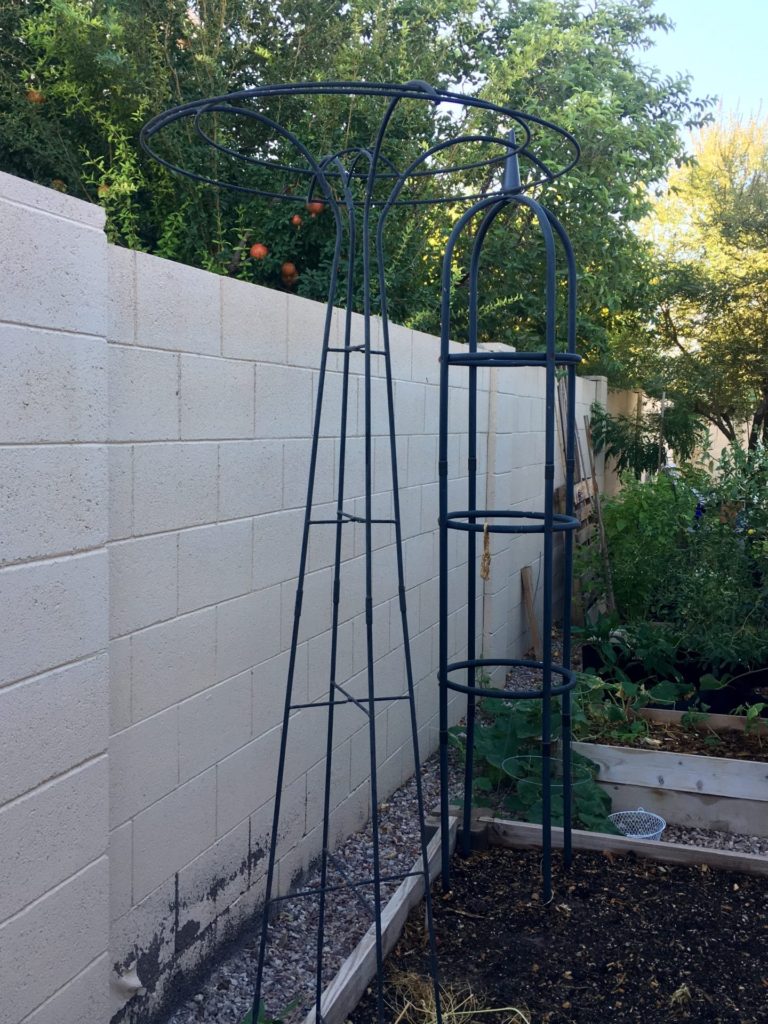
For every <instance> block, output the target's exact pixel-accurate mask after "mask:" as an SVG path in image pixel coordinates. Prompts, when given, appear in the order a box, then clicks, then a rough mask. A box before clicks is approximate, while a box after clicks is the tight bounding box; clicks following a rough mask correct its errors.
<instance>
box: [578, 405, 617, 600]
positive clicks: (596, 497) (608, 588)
mask: <svg viewBox="0 0 768 1024" xmlns="http://www.w3.org/2000/svg"><path fill="white" fill-rule="evenodd" d="M584 427H585V430H586V434H587V453H588V454H589V468H590V471H591V473H592V490H593V494H592V500H593V501H594V503H595V513H596V515H597V531H598V534H599V536H600V554H601V555H602V556H603V568H604V570H605V603H606V606H607V608H608V611H609V612H615V611H616V600H615V598H614V596H613V578H612V576H611V563H610V559H609V558H608V542H607V541H606V539H605V526H604V525H603V509H602V503H601V501H600V488H599V487H598V486H597V470H596V469H595V449H594V447H593V445H592V427H591V426H590V424H589V416H585V417H584Z"/></svg>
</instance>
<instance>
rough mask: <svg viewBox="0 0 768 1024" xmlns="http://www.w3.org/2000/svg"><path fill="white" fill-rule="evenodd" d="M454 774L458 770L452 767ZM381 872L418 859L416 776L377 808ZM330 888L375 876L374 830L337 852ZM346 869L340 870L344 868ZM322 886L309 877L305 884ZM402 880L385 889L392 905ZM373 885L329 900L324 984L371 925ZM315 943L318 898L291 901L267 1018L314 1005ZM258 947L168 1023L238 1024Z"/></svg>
mask: <svg viewBox="0 0 768 1024" xmlns="http://www.w3.org/2000/svg"><path fill="white" fill-rule="evenodd" d="M455 770H456V769H455ZM421 776H422V784H423V788H424V806H425V808H426V811H427V813H430V811H431V810H432V809H433V808H434V807H435V806H436V804H437V803H438V801H439V794H440V778H439V770H438V763H437V759H436V758H434V757H433V758H431V759H430V760H429V761H427V762H426V763H425V764H424V766H423V767H422V772H421ZM379 811H380V817H379V823H380V851H381V864H382V873H384V874H398V873H402V872H406V871H410V870H411V868H412V867H413V863H414V861H415V860H416V857H417V856H418V854H419V833H418V822H417V815H416V785H415V780H414V779H411V780H410V781H409V782H407V783H406V784H405V785H404V786H402V787H401V788H400V789H399V790H397V792H396V793H394V794H393V795H392V796H391V797H390V798H389V799H388V800H387V801H386V802H385V803H382V804H380V805H379ZM334 861H335V864H334V867H333V868H332V870H331V873H330V875H329V884H334V883H338V882H339V881H340V880H341V879H342V877H343V876H347V877H349V878H364V877H370V876H371V875H372V873H373V868H372V836H371V830H370V826H369V827H368V828H366V829H363V830H362V831H361V832H357V833H355V834H354V835H352V836H350V837H349V839H347V841H346V842H345V843H344V845H343V846H342V847H340V848H339V849H338V850H336V851H335V854H334ZM339 869H341V870H339ZM317 881H318V878H317V874H315V875H310V876H309V877H308V878H307V879H305V882H304V883H303V884H305V885H307V886H311V885H312V884H313V883H316V882H317ZM398 885H399V882H397V881H393V882H390V883H388V884H385V885H382V898H383V900H385V901H386V900H387V899H388V898H389V896H391V894H392V893H393V892H394V891H395V889H396V888H397V886H398ZM371 891H372V887H371V886H367V887H361V888H360V889H359V890H354V891H351V890H349V889H347V890H343V891H341V892H339V893H333V894H330V895H329V896H328V897H327V904H326V919H325V940H324V961H325V970H324V984H325V985H327V984H328V982H330V981H331V979H332V978H333V976H334V975H335V974H336V972H337V971H338V969H339V967H340V966H341V963H342V962H343V960H344V959H345V958H346V957H347V956H348V955H349V954H350V953H351V952H352V950H353V949H354V947H355V945H356V944H357V942H358V941H359V940H360V939H361V938H362V936H363V935H364V934H365V932H366V931H367V929H368V927H369V926H370V924H371V920H372V919H371V916H370V914H369V912H368V911H367V910H366V907H365V902H366V900H367V901H370V900H371ZM316 945H317V901H316V900H315V899H313V898H309V899H297V900H286V901H284V902H283V903H282V909H281V912H280V914H279V916H278V917H277V918H276V919H275V921H274V922H273V924H271V925H270V929H269V944H268V947H267V960H266V965H265V975H264V983H263V986H262V996H263V999H264V1002H265V1004H266V1008H267V1016H279V1017H280V1018H281V1019H282V1020H285V1021H287V1022H295V1021H299V1020H301V1019H302V1017H303V1016H304V1014H305V1012H306V1010H307V1009H309V1007H310V1006H311V1005H312V1003H313V1001H314V985H315V954H316ZM258 949H259V942H258V938H257V937H254V936H253V935H252V936H251V937H250V938H249V939H247V940H246V941H245V943H244V944H243V946H242V947H241V948H240V949H238V950H237V951H236V952H235V953H234V954H233V955H231V956H229V957H228V958H227V959H226V960H224V961H222V962H221V963H220V964H219V965H218V966H217V967H216V968H215V969H214V970H213V971H212V973H211V974H210V975H209V976H208V978H207V979H206V981H205V984H204V985H202V986H200V988H199V990H198V992H197V993H196V994H195V995H194V996H193V997H192V998H191V999H188V1000H187V1001H186V1002H185V1003H184V1004H183V1005H182V1006H181V1007H179V1008H178V1009H177V1010H176V1011H175V1012H174V1013H173V1014H172V1015H171V1016H170V1017H169V1018H168V1019H167V1024H200V1022H210V1024H213V1022H214V1021H215V1022H216V1024H240V1021H242V1019H243V1017H244V1016H245V1014H246V1013H247V1012H248V1011H249V1010H250V1008H251V1000H252V999H253V985H254V980H255V974H256V962H257V957H258Z"/></svg>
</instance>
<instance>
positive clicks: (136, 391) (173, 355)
mask: <svg viewBox="0 0 768 1024" xmlns="http://www.w3.org/2000/svg"><path fill="white" fill-rule="evenodd" d="M0 201H2V203H3V213H4V218H3V222H2V224H1V225H0V229H2V230H4V231H6V232H7V238H6V254H7V259H6V262H5V265H4V273H5V274H6V277H7V280H6V285H7V286H6V287H5V288H4V289H3V290H2V298H0V303H2V305H0V331H2V333H3V337H2V345H0V361H2V364H3V367H2V368H3V370H4V372H3V374H2V375H1V376H0V388H2V389H3V398H4V399H5V401H4V402H2V403H0V408H1V409H2V413H0V415H2V416H3V428H4V429H3V435H2V438H1V439H0V460H2V463H3V468H4V470H5V472H4V473H3V474H2V475H1V476H0V481H2V482H1V483H0V493H2V502H1V503H0V506H1V507H2V509H3V512H4V513H5V514H4V525H5V526H6V529H5V530H4V532H3V541H2V544H3V547H2V548H0V557H1V558H2V568H0V591H1V592H2V594H3V598H2V600H3V611H4V617H5V621H6V623H8V624H9V627H10V628H8V629H7V631H6V644H5V649H4V652H3V656H2V658H1V659H0V733H1V735H0V740H2V742H1V743H0V762H2V763H3V765H4V766H5V767H6V769H7V770H6V771H5V772H0V780H9V781H0V800H2V801H5V803H3V804H2V807H0V826H2V825H3V824H5V826H6V827H5V828H4V829H3V828H2V827H0V836H2V837H3V838H2V839H0V844H5V845H4V846H3V849H2V850H0V853H2V856H0V865H1V866H0V877H2V880H3V882H4V883H5V884H4V885H3V886H0V892H2V893H3V894H4V897H3V899H0V991H3V992H4V993H5V992H12V993H14V995H13V1001H8V1002H7V1003H6V1001H3V1009H2V1011H0V1012H2V1013H5V1017H2V1016H0V1022H1V1024H22V1022H24V1024H28V1022H30V1024H42V1022H43V1021H46V1022H47V1021H48V1020H51V1021H52V1020H54V1019H55V1020H56V1021H57V1024H62V1022H63V1024H70V1021H71V1024H75V1022H77V1024H90V1022H91V1021H92V1022H94V1024H97V1022H98V1024H100V1022H102V1021H103V1022H106V1021H107V1020H108V1019H109V1018H110V1016H112V1018H113V1020H114V1021H115V1022H118V1021H124V1022H127V1024H146V1022H148V1021H150V1020H151V1019H152V1018H153V1016H155V1017H156V1016H157V1013H158V1012H159V1011H160V1009H161V1007H162V1006H163V1004H164V1003H167V1002H168V1001H169V1000H170V999H172V997H173V992H174V989H175V987H176V985H177V982H180V981H181V982H182V983H183V981H184V979H185V978H188V977H190V976H191V975H192V974H193V973H194V972H195V970H196V969H198V968H199V967H200V966H201V965H202V964H204V962H205V960H206V958H207V957H208V956H209V955H210V953H211V951H212V950H213V949H215V948H216V946H217V945H218V944H220V943H222V942H224V941H226V940H227V939H228V938H229V937H231V936H232V935H234V934H235V933H236V932H237V930H238V929H239V928H240V927H241V925H242V924H243V923H244V922H246V921H248V920H251V919H252V918H253V915H254V914H255V912H257V910H258V907H259V904H260V902H261V900H262V898H263V885H264V871H265V864H266V858H265V855H264V854H265V849H266V845H267V842H268V837H269V833H270V828H271V815H272V807H273V804H272V800H273V795H274V781H275V768H276V759H277V750H278V744H279V732H280V730H279V723H280V721H281V717H282V707H283V702H284V694H285V684H286V675H287V667H288V651H289V648H290V636H291V628H292V622H293V609H294V602H295V590H296V574H297V569H298V563H299V548H300V542H301V525H302V520H303V508H304V503H305V500H306V481H307V470H308V466H309V438H310V436H311V432H312V422H313V415H314V410H315V403H316V401H317V392H318V382H319V374H318V362H319V352H320V340H321V337H322V331H323V323H324V315H325V313H324V309H323V307H321V306H319V305H318V304H316V303H312V302H309V301H307V300H305V299H301V298H298V297H295V296H289V295H287V294H285V293H282V292H275V291H270V290H266V289H263V288H258V287H255V286H252V285H249V284H245V283H243V282H239V281H234V280H230V279H223V278H220V277H217V276H214V275H211V274H208V273H205V272H203V271H200V270H196V269H193V268H189V267H184V266H181V265H178V264H174V263H170V262H168V261H164V260H160V259H158V258H156V257H152V256H148V255H146V254H142V253H134V252H130V251H128V250H124V249H120V248H115V247H113V246H108V245H107V244H106V242H105V240H104V236H103V232H102V221H101V214H100V212H99V211H98V210H96V209H95V208H94V207H91V206H89V205H87V204H83V203H79V202H77V201H75V200H72V199H70V198H68V197H66V196H59V195H58V194H57V193H53V192H50V191H49V190H47V189H42V188H39V187H37V186H34V185H30V184H28V183H26V182H21V181H17V180H16V179H13V178H10V177H8V176H3V177H2V178H1V179H0ZM6 209H7V214H8V215H7V218H6V217H5V212H6ZM51 236H53V237H54V238H55V239H56V245H55V246H53V247H51V246H50V245H49V240H50V238H51ZM41 281H44V282H45V287H41V286H40V282H41ZM332 326H333V332H334V336H335V337H337V338H338V337H339V336H340V332H341V331H342V330H343V313H341V312H340V311H335V313H334V315H333V324H332ZM352 329H353V333H354V335H355V339H356V340H358V339H359V337H361V332H362V318H360V317H358V316H354V317H353V318H352ZM374 330H375V331H378V330H379V327H378V326H377V325H376V323H374ZM391 347H392V369H393V377H394V397H395V405H396V424H397V431H398V439H397V452H398V463H399V474H400V503H401V518H402V528H403V537H404V558H405V571H406V588H407V604H408V614H409V632H410V637H411V647H412V656H413V666H414V676H415V680H416V693H417V710H418V721H419V728H420V734H419V739H420V746H421V751H422V753H423V754H427V753H429V752H431V751H432V750H433V749H434V748H435V746H436V742H437V729H436V716H437V686H436V682H435V672H436V660H437V579H436V573H437V524H436V519H437V486H438V485H437V426H438V362H437V355H438V342H437V340H436V339H435V338H433V337H431V336H429V335H424V334H420V333H419V332H415V331H411V330H409V329H406V328H403V327H398V326H393V327H392V329H391ZM356 358H359V360H360V361H359V363H358V364H354V360H355V359H356ZM352 359H353V370H354V372H353V375H352V377H351V383H350V395H349V403H348V404H349V410H350V412H349V431H350V439H349V442H348V447H347V453H346V467H347V469H346V487H345V494H346V502H345V507H346V508H347V509H348V510H349V511H351V512H355V513H358V514H359V513H361V511H362V495H363V491H364V487H363V481H364V477H363V473H364V464H363V443H362V438H361V437H360V432H361V425H362V411H363V408H364V396H363V387H362V383H363V381H362V376H361V373H362V369H363V366H362V357H361V356H354V355H353V357H352ZM374 364H375V365H374V370H375V376H374V379H373V381H372V397H373V425H374V435H375V436H374V442H373V455H374V467H373V471H374V491H375V495H374V511H375V514H376V515H377V517H378V518H385V519H386V518H389V517H391V515H392V510H393V498H392V475H391V465H390V456H389V440H388V437H387V416H386V401H385V398H386V390H385V380H384V377H383V366H382V365H381V359H380V358H374ZM340 370H341V357H340V356H336V355H332V356H331V357H330V362H329V372H328V374H327V377H326V384H325V397H324V402H323V407H322V417H321V437H320V442H319V448H318V463H317V465H318V469H317V478H316V487H315V493H314V502H315V504H314V516H315V517H316V518H325V517H329V514H332V511H333V509H334V508H335V495H336V483H337V480H338V472H339V463H340V451H339V442H338V439H337V434H338V423H339V415H340V400H341V387H342V376H341V373H340ZM462 374H463V375H462ZM479 379H480V395H479V416H478V420H479V425H480V437H479V455H480V478H479V481H478V489H479V494H480V495H482V496H484V498H481V501H483V500H484V501H485V504H486V507H493V506H494V504H495V503H497V502H501V503H502V504H504V503H511V504H513V505H515V504H517V503H519V502H523V503H524V504H526V506H529V507H533V508H540V507H541V501H542V499H541V494H540V491H541V485H542V478H541V473H540V470H539V465H540V459H541V443H542V442H541V429H542V427H541V419H542V416H543V411H542V410H543V399H542V397H541V388H542V383H543V382H542V380H541V379H539V378H538V377H537V376H536V374H535V372H534V371H522V372H518V373H513V372H512V371H510V372H509V373H508V374H506V375H504V377H503V379H502V375H501V373H500V372H499V371H495V376H494V374H493V373H489V372H485V371H484V372H482V373H480V374H479ZM452 381H453V387H452V391H451V419H450V425H451V438H450V460H449V487H450V490H451V505H452V507H455V508H457V507H462V506H463V505H465V503H466V499H465V497H464V495H465V494H466V469H465V468H464V467H466V456H467V450H466V436H465V413H464V410H465V408H466V395H467V391H466V384H467V381H466V371H461V370H457V371H456V373H455V374H454V375H453V376H452ZM596 386H597V385H594V384H590V383H589V382H584V383H582V384H581V385H580V402H581V403H582V405H583V406H584V407H585V408H586V407H588V405H589V404H590V402H591V401H592V399H593V397H594V391H595V387H596ZM323 530H328V531H329V533H328V534H325V535H324V534H323V533H322V531H323ZM331 530H332V527H323V526H317V527H314V528H313V531H312V540H311V544H310V550H309V561H308V573H307V577H306V581H305V594H304V614H303V616H302V622H301V629H300V633H299V647H298V651H297V657H296V665H295V675H294V694H295V699H296V700H297V701H303V700H306V701H313V700H318V699H323V696H324V694H325V692H326V690H327V685H328V659H329V627H330V608H331V593H332V562H333V554H332V544H331V543H330V542H329V539H330V536H331V534H330V531H331ZM464 541H465V538H463V537H462V535H461V534H459V533H452V535H451V558H452V563H451V564H452V570H451V588H450V594H451V597H450V601H451V605H450V610H451V620H450V638H451V643H450V646H451V656H452V657H454V658H458V657H461V656H462V655H463V654H464V645H465V642H466V612H467V610H466V606H465V601H466V596H465V594H466V590H465V579H466V571H467V567H466V555H465V550H466V549H465V544H464ZM374 543H375V553H374V565H373V571H374V602H375V607H374V610H373V617H374V635H375V659H376V660H375V674H376V685H377V688H378V690H379V692H380V693H384V692H386V693H397V692H402V691H403V688H404V658H403V647H402V631H401V623H400V613H399V603H398V598H397V578H396V573H395V547H394V535H393V530H392V527H391V526H388V525H379V526H375V527H374ZM363 552H364V546H363V534H362V532H361V527H360V526H359V525H350V526H349V527H347V528H345V534H344V546H343V568H342V580H341V585H342V600H341V606H340V622H341V626H340V634H339V636H340V644H339V672H338V674H337V678H340V679H341V678H344V679H346V680H347V683H346V685H347V686H348V687H349V688H350V689H351V690H352V692H355V693H360V694H362V692H363V690H364V687H365V685H366V675H365V622H364V617H363V603H364V602H363V592H364V590H363V588H364V574H363V573H364V558H363ZM478 557H479V551H478ZM538 557H539V550H538V545H537V544H536V540H535V538H533V539H531V540H523V539H518V540H517V541H515V542H514V543H513V544H505V545H500V546H498V547H497V545H496V539H495V538H494V549H493V561H492V574H491V579H490V581H489V583H488V584H487V585H486V586H485V588H484V590H481V589H479V590H478V600H477V643H478V649H479V648H480V646H481V645H483V644H484V645H485V649H486V651H488V652H493V653H495V654H497V655H499V656H504V655H509V654H510V653H511V654H519V653H520V652H521V650H522V649H524V648H525V647H526V646H527V645H528V643H527V638H526V636H525V628H524V626H523V625H522V624H521V620H520V592H519V569H520V566H521V565H523V564H535V563H536V559H537V558H538ZM535 575H536V570H535V568H534V576H535ZM460 711H461V707H460V703H459V702H458V701H456V702H454V705H453V707H452V714H453V716H454V717H456V716H458V715H459V714H460ZM318 714H319V713H318V712H315V711H311V710H303V711H298V712H296V713H295V714H294V716H293V718H292V720H291V728H290V734H289V747H288V762H287V768H286V788H285V791H284V796H283V809H284V813H283V818H282V824H281V834H280V845H279V861H278V877H277V882H278V885H279V888H280V890H281V891H285V890H286V889H287V888H288V887H289V886H290V885H291V884H292V882H293V881H294V879H295V878H296V876H297V874H298V873H299V872H300V871H301V870H302V869H304V868H306V867H307V865H308V864H309V863H310V861H311V860H312V859H313V857H314V856H315V855H316V854H317V852H318V849H319V839H320V801H319V794H320V792H321V790H322V774H323V768H324V760H323V759H324V752H325V751H324V747H325V741H324V736H323V734H322V730H319V729H318V728H317V722H318ZM320 716H321V718H322V717H323V716H322V713H320ZM376 724H377V747H378V762H379V766H380V769H379V786H380V789H379V792H380V794H381V796H382V797H384V796H386V795H387V794H388V793H389V792H391V791H392V790H393V789H394V788H396V787H397V786H398V785H400V783H401V782H403V781H404V780H405V779H406V778H407V777H408V776H409V775H410V774H411V773H412V771H413V758H412V752H411V748H410V734H409V728H408V723H407V721H406V719H405V717H404V715H403V706H402V705H401V704H398V703H395V704H393V705H392V706H391V707H390V708H386V706H384V705H382V706H381V711H380V714H379V716H378V720H377V723H376ZM367 731H368V730H367V723H366V721H365V720H363V719H362V718H361V716H360V713H359V711H358V710H357V709H355V708H354V707H352V708H350V707H346V708H344V709H341V710H340V711H339V713H338V714H337V716H336V728H335V753H334V764H335V766H336V770H335V773H334V774H335V777H334V797H333V804H334V808H333V822H332V839H333V842H334V843H335V842H338V841H340V840H341V839H342V838H343V837H345V836H346V835H347V834H349V833H350V832H351V831H353V830H355V829H356V828H359V827H360V826H361V825H362V824H363V823H364V822H365V820H366V819H367V817H368V814H369V795H368V739H367ZM3 816H4V818H3ZM6 846H7V851H6V849H5V847H6ZM54 922H55V923H54ZM5 950H10V951H11V952H10V953H6V952H5ZM134 965H135V967H136V970H137V973H138V976H139V978H140V980H141V983H142V986H143V988H144V989H145V991H144V992H142V993H139V994H138V995H135V996H133V997H132V998H130V999H128V998H127V997H128V996H129V995H130V993H129V992H128V991H127V987H126V985H125V984H123V982H122V981H121V976H123V975H126V976H127V975H128V974H129V973H130V971H131V969H132V968H133V966H134ZM32 979H33V980H32ZM123 980H124V979H123ZM110 983H111V995H110V997H109V1001H108V1000H107V993H108V991H109V988H110Z"/></svg>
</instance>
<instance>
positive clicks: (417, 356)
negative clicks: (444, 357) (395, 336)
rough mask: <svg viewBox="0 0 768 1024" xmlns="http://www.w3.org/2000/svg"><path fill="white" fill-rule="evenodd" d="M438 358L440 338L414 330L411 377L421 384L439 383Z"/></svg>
mask: <svg viewBox="0 0 768 1024" xmlns="http://www.w3.org/2000/svg"><path fill="white" fill-rule="evenodd" d="M439 359H440V339H439V338H436V337H434V335H432V334H425V333H424V332H423V331H414V332H413V354H412V363H411V375H412V376H411V379H412V380H414V381H417V382H419V383H423V384H439V383H440V362H439Z"/></svg>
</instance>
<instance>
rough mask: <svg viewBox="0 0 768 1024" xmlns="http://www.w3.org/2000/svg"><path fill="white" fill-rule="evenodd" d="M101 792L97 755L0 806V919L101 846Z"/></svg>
mask: <svg viewBox="0 0 768 1024" xmlns="http://www.w3.org/2000/svg"><path fill="white" fill-rule="evenodd" d="M107 795H108V786H107V760H106V758H105V757H103V756H102V757H99V758H96V759H95V760H94V761H90V762H88V763H87V764H85V765H83V766H82V767H80V768H75V769H73V770H72V771H71V772H69V773H67V774H66V775H63V776H61V777H60V778H58V779H55V780H54V781H53V782H48V783H45V784H44V785H42V786H39V787H38V788H37V789H35V790H33V792H31V793H27V794H26V795H25V796H22V797H19V798H18V799H17V800H14V801H12V802H11V803H9V804H6V805H5V807H2V808H0V920H5V919H6V918H8V917H11V916H12V915H13V914H17V913H18V912H19V911H21V910H22V909H23V908H24V907H25V906H27V905H28V904H30V903H32V902H33V901H34V900H36V899H38V898H39V897H40V896H43V895H44V894H45V893H46V892H48V891H49V890H50V889H53V888H54V887H55V886H57V885H59V884H60V883H61V882H63V881H65V880H66V879H67V878H69V877H70V876H71V875H74V874H75V873H76V872H77V871H80V870H81V869H82V868H84V867H85V866H86V865H87V864H90V863H91V862H92V861H95V860H96V859H97V858H98V857H100V856H101V855H102V854H103V853H104V852H105V847H106V822H107V815H108V810H107Z"/></svg>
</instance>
